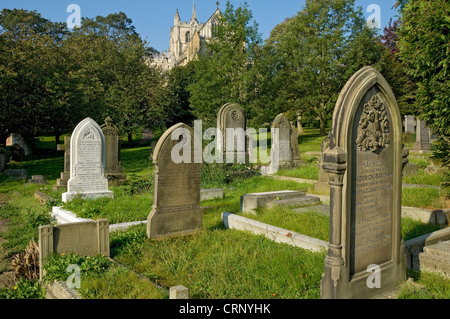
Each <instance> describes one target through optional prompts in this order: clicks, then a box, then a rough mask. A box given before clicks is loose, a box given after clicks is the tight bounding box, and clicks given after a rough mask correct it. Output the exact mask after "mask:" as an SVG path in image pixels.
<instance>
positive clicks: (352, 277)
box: [321, 67, 408, 299]
mask: <svg viewBox="0 0 450 319" xmlns="http://www.w3.org/2000/svg"><path fill="white" fill-rule="evenodd" d="M402 131H403V127H402V120H401V117H400V112H399V110H398V106H397V102H396V99H395V96H394V94H393V92H392V90H391V88H390V86H389V84H388V83H387V82H386V80H385V79H384V78H383V76H382V75H381V74H380V73H378V72H377V71H376V70H375V69H374V68H373V67H365V68H363V69H361V70H360V71H358V72H357V73H356V74H354V75H353V76H352V77H351V79H350V80H349V81H348V82H347V84H346V85H345V87H344V89H343V90H342V92H341V94H340V96H339V99H338V101H337V104H336V108H335V110H334V115H333V120H332V128H331V132H330V135H329V138H330V144H329V147H328V149H326V150H325V151H324V153H323V164H322V165H323V168H324V170H325V171H326V172H327V173H328V174H329V178H330V194H331V196H330V237H329V238H330V239H329V250H328V255H327V256H326V258H325V267H324V274H323V276H322V281H321V297H322V298H326V299H328V298H330V299H351V298H360V299H364V298H371V297H375V296H376V295H379V294H382V293H384V292H386V291H388V290H390V289H393V288H395V287H397V286H398V285H399V283H400V282H403V281H405V280H406V258H405V251H404V242H403V240H402V238H401V233H400V224H401V194H402V169H403V166H404V165H405V164H406V163H407V156H408V151H407V150H406V149H404V148H403V145H402Z"/></svg>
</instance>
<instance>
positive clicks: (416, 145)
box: [414, 142, 432, 151]
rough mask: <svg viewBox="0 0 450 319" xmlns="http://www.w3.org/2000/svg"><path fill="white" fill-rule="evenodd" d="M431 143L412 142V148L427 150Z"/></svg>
mask: <svg viewBox="0 0 450 319" xmlns="http://www.w3.org/2000/svg"><path fill="white" fill-rule="evenodd" d="M431 145H432V144H431V143H425V142H417V143H414V150H416V151H429V150H430V149H431Z"/></svg>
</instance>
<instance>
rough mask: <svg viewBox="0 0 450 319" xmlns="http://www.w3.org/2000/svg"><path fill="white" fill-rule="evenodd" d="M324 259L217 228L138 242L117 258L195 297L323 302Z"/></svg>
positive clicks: (161, 283) (313, 254)
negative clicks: (184, 288) (317, 299)
mask: <svg viewBox="0 0 450 319" xmlns="http://www.w3.org/2000/svg"><path fill="white" fill-rule="evenodd" d="M210 217H211V216H210V214H205V219H209V218H210ZM213 219H216V218H213ZM206 224H209V222H208V221H207V222H206ZM324 257H325V254H320V253H311V252H309V251H306V250H302V249H299V248H294V247H291V246H289V245H283V244H277V243H274V242H272V241H270V240H268V239H266V238H265V237H263V236H254V235H251V234H250V233H247V232H240V231H233V230H225V229H224V228H223V227H221V226H220V225H216V227H214V228H212V229H207V228H206V229H205V228H204V230H203V231H200V232H199V233H197V234H195V235H191V236H187V237H181V238H171V239H164V240H160V241H148V240H143V241H134V242H133V243H132V244H131V245H130V246H129V247H128V249H125V250H124V251H123V252H121V253H120V254H119V255H117V256H116V257H115V258H116V259H117V260H119V261H120V262H122V263H124V264H126V265H128V266H131V267H132V268H133V269H134V270H136V271H137V272H139V273H141V274H143V275H144V276H146V277H147V278H149V279H152V280H154V281H155V282H157V283H158V284H159V285H162V286H164V287H170V286H174V285H184V286H187V287H189V288H190V295H191V298H193V299H242V298H245V299H269V298H318V297H319V294H320V278H321V275H322V266H323V261H324Z"/></svg>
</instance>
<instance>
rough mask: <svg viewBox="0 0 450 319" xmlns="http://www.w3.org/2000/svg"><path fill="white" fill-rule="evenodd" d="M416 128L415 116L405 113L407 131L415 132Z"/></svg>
mask: <svg viewBox="0 0 450 319" xmlns="http://www.w3.org/2000/svg"><path fill="white" fill-rule="evenodd" d="M415 129H416V126H415V118H414V116H412V115H405V132H406V133H414V132H415Z"/></svg>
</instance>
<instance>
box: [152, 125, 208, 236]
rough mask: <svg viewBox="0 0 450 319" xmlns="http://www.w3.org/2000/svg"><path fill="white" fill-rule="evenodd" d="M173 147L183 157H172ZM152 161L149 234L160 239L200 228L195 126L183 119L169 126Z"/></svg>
mask: <svg viewBox="0 0 450 319" xmlns="http://www.w3.org/2000/svg"><path fill="white" fill-rule="evenodd" d="M180 147H183V149H182V150H180V149H179V148H180ZM177 148H178V150H179V151H176V150H177ZM173 150H175V151H174V152H175V153H174V154H176V155H183V156H184V157H185V158H184V160H183V161H179V160H178V158H176V159H175V158H173V157H172V153H173ZM178 162H179V163H178ZM153 163H154V164H155V170H154V175H155V179H154V192H153V207H152V211H151V213H150V215H149V216H148V218H147V235H148V237H149V238H150V239H160V238H164V237H170V236H178V235H186V234H191V233H194V232H196V231H198V230H199V229H201V228H202V222H203V215H202V211H201V209H200V189H201V175H202V164H201V162H200V163H195V161H194V130H193V129H192V128H191V127H189V126H187V125H186V124H183V123H179V124H177V125H174V126H172V127H171V128H170V129H168V130H167V131H166V132H165V133H164V134H163V135H162V136H161V138H160V139H159V141H158V143H157V144H156V148H155V151H154V153H153Z"/></svg>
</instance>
